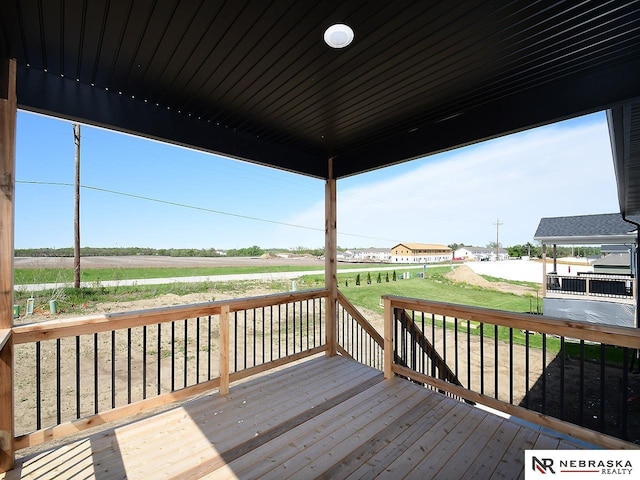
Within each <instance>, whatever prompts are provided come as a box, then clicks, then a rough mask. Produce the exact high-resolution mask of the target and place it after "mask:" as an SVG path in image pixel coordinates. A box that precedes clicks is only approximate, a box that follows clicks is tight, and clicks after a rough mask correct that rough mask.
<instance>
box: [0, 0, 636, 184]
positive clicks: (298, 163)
mask: <svg viewBox="0 0 640 480" xmlns="http://www.w3.org/2000/svg"><path fill="white" fill-rule="evenodd" d="M333 23H346V24H348V25H350V26H351V27H352V28H353V30H354V31H355V40H354V42H353V43H352V44H351V45H350V46H349V47H347V48H345V49H343V50H335V49H332V48H329V47H328V46H327V45H325V44H324V42H323V40H322V37H323V32H324V30H325V29H326V28H327V27H328V26H329V25H331V24H333ZM0 29H1V32H0V54H1V55H2V57H4V58H7V57H10V58H16V59H17V61H18V102H19V105H20V107H21V108H24V109H27V110H33V111H39V112H44V113H49V114H53V115H56V116H60V117H64V118H69V119H74V120H80V121H83V122H86V123H89V124H95V125H101V126H105V127H108V128H112V129H115V130H120V131H126V132H131V133H135V134H140V135H143V136H147V137H151V138H156V139H161V140H165V141H169V142H172V143H177V144H182V145H188V146H191V147H194V148H198V149H202V150H205V151H211V152H216V153H220V154H223V155H227V156H231V157H236V158H241V159H245V160H249V161H252V162H257V163H260V164H265V165H271V166H274V167H276V168H283V169H287V170H291V171H294V172H299V173H302V174H305V175H312V176H316V177H320V178H326V176H327V174H328V171H327V159H328V158H329V157H333V158H334V173H335V175H336V176H337V177H338V178H339V177H343V176H347V175H353V174H356V173H359V172H363V171H367V170H371V169H375V168H379V167H382V166H385V165H390V164H394V163H398V162H402V161H406V160H409V159H412V158H416V157H420V156H425V155H428V154H432V153H435V152H439V151H443V150H447V149H451V148H454V147H457V146H460V145H465V144H469V143H473V142H477V141H480V140H483V139H487V138H491V137H495V136H498V135H503V134H506V133H510V132H514V131H518V130H522V129H525V128H529V127H532V126H536V125H541V124H545V123H550V122H553V121H557V120H560V119H565V118H570V117H573V116H577V115H580V114H584V113H589V112H593V111H597V110H602V109H605V108H609V107H612V106H616V105H622V104H624V103H625V102H627V101H628V100H629V99H632V98H634V97H640V67H639V66H640V4H639V2H638V1H604V0H603V1H583V2H580V1H566V2H565V1H531V0H524V1H511V2H508V1H504V0H498V1H476V0H465V1H464V2H444V1H426V0H422V1H413V2H409V1H402V0H394V1H388V0H385V1H375V0H372V1H351V0H323V1H317V2H316V1H308V2H307V1H299V0H273V1H267V0H263V1H262V0H260V1H258V0H255V1H252V0H229V1H215V0H182V1H180V0H133V1H130V2H127V1H124V0H123V1H118V0H111V1H109V0H2V2H0Z"/></svg>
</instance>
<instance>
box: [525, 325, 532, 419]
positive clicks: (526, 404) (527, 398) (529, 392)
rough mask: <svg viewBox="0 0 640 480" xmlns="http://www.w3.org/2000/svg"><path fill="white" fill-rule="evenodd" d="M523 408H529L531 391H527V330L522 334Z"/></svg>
mask: <svg viewBox="0 0 640 480" xmlns="http://www.w3.org/2000/svg"><path fill="white" fill-rule="evenodd" d="M524 392H525V395H524V402H525V403H524V406H525V408H527V409H528V408H530V407H529V405H530V399H531V390H529V330H525V332H524Z"/></svg>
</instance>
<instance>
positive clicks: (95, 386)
mask: <svg viewBox="0 0 640 480" xmlns="http://www.w3.org/2000/svg"><path fill="white" fill-rule="evenodd" d="M98 404H99V398H98V334H97V333H94V334H93V411H94V413H96V414H97V413H98Z"/></svg>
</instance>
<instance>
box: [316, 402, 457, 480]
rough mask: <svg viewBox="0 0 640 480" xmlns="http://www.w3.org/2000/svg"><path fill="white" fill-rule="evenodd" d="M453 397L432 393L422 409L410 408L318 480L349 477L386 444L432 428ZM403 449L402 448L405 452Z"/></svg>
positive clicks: (320, 475)
mask: <svg viewBox="0 0 640 480" xmlns="http://www.w3.org/2000/svg"><path fill="white" fill-rule="evenodd" d="M448 400H449V399H447V398H446V397H444V396H443V395H440V394H438V393H435V392H431V393H430V394H429V395H427V397H426V398H425V399H424V400H423V401H422V402H421V403H420V406H419V407H420V408H414V409H411V410H410V411H408V412H407V413H406V414H405V415H403V417H402V421H400V422H394V423H392V424H390V425H388V426H387V427H386V428H385V429H384V430H382V431H380V432H379V434H378V435H375V436H373V437H371V438H370V439H368V440H367V441H366V442H365V443H364V444H362V445H361V446H360V447H359V448H357V449H355V450H353V451H352V452H350V453H348V454H347V455H346V456H344V457H343V458H341V459H340V460H339V461H338V462H336V463H335V464H334V465H333V466H332V467H331V468H329V469H328V470H326V471H325V472H323V473H321V474H319V475H318V477H317V478H318V479H327V480H328V479H334V478H346V477H347V476H348V475H350V474H352V473H353V472H354V471H355V470H357V469H358V468H360V467H361V466H362V465H364V464H365V463H368V462H369V461H370V459H372V458H373V457H374V456H375V455H376V454H377V453H378V452H380V450H382V449H383V448H384V447H385V446H387V445H389V444H391V443H394V442H398V443H401V442H402V440H403V439H404V438H405V437H406V436H407V434H408V433H409V432H410V431H411V430H414V431H424V430H426V429H427V428H428V420H429V419H431V421H432V422H435V420H433V418H434V415H433V413H434V411H441V409H440V404H441V403H443V402H444V403H447V404H449V402H448ZM449 405H450V408H453V405H452V404H449ZM401 451H402V450H400V452H401Z"/></svg>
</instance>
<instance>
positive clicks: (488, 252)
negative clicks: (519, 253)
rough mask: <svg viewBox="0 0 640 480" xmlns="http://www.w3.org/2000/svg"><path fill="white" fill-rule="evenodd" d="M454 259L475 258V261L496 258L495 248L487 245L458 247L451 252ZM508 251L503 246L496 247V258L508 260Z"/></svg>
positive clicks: (493, 259) (492, 260)
mask: <svg viewBox="0 0 640 480" xmlns="http://www.w3.org/2000/svg"><path fill="white" fill-rule="evenodd" d="M453 258H454V259H456V260H475V261H477V262H482V261H491V262H495V260H496V249H495V248H488V247H460V248H459V249H457V250H456V251H455V252H454V253H453ZM508 259H509V252H508V251H507V250H505V249H504V248H499V249H498V260H500V261H502V260H508Z"/></svg>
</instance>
